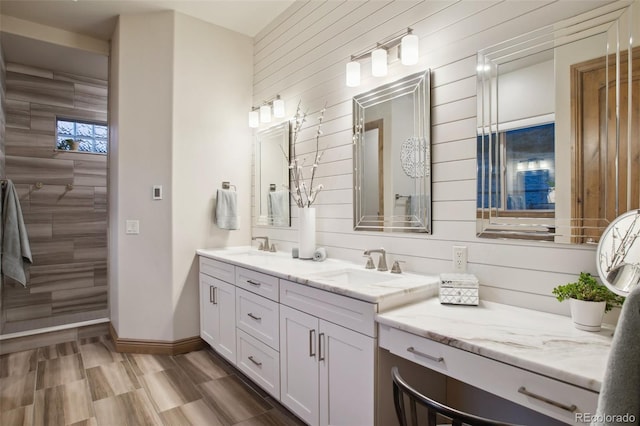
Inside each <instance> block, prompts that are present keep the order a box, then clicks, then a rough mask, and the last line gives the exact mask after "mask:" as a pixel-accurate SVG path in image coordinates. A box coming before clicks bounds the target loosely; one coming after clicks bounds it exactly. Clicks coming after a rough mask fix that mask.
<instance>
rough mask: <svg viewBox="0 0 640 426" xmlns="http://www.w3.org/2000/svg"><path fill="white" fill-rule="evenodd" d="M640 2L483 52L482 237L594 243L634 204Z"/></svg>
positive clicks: (638, 162)
mask: <svg viewBox="0 0 640 426" xmlns="http://www.w3.org/2000/svg"><path fill="white" fill-rule="evenodd" d="M634 3H636V4H635V5H634V6H629V4H628V3H624V2H614V3H609V4H607V5H605V6H601V7H598V8H596V9H594V10H592V11H590V12H588V13H585V14H582V15H579V16H575V17H573V18H570V19H566V20H564V21H562V22H557V23H556V24H553V25H550V26H548V27H544V28H541V29H539V30H536V31H532V32H530V33H527V34H524V35H522V36H518V37H516V38H513V39H510V40H508V41H506V42H503V43H499V44H496V45H494V46H491V47H489V48H486V49H483V50H481V51H479V52H478V67H477V75H478V85H477V88H478V93H477V95H478V96H477V101H478V109H477V118H478V133H477V143H478V148H477V167H478V172H477V179H478V183H477V203H476V206H477V213H478V214H477V231H478V236H480V237H487V238H520V239H534V240H545V241H554V242H562V243H574V244H575V243H597V242H598V240H599V238H600V236H601V234H602V232H603V230H604V229H605V228H606V226H607V225H608V224H609V223H610V222H611V220H613V218H615V217H616V216H617V215H619V214H620V213H622V212H624V211H627V210H630V209H636V208H638V203H639V202H640V189H639V188H638V187H639V186H640V177H639V175H638V170H639V169H640V146H639V145H640V142H639V139H638V134H640V130H639V129H640V124H639V123H640V112H639V111H640V91H639V88H640V50H639V48H638V47H634V46H633V43H634V41H635V40H639V39H640V33H639V31H640V26H639V25H638V24H637V23H638V22H640V11H639V10H640V7H637V3H638V2H637V1H636V2H634ZM636 43H637V42H636Z"/></svg>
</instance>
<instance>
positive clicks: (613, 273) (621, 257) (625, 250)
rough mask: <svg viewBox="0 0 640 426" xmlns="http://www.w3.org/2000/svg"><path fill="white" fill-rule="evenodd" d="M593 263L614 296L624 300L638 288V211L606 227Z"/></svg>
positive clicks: (639, 257) (639, 221) (639, 266)
mask: <svg viewBox="0 0 640 426" xmlns="http://www.w3.org/2000/svg"><path fill="white" fill-rule="evenodd" d="M596 262H597V263H596V266H597V268H598V275H600V279H601V280H602V282H603V283H604V284H605V285H606V286H607V287H608V288H609V290H611V291H613V292H614V293H616V294H618V295H620V296H627V295H628V294H629V292H630V291H631V290H633V289H634V288H635V287H636V286H638V285H640V210H631V211H628V212H626V213H624V214H622V215H620V216H618V217H617V218H616V219H615V220H614V221H613V222H611V223H610V224H609V226H607V229H605V231H604V233H603V234H602V238H601V239H600V242H599V243H598V249H597V251H596Z"/></svg>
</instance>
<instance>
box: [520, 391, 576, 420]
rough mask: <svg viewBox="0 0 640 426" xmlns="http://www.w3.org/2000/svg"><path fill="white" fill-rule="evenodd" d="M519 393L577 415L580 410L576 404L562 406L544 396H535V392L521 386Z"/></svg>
mask: <svg viewBox="0 0 640 426" xmlns="http://www.w3.org/2000/svg"><path fill="white" fill-rule="evenodd" d="M518 393H521V394H523V395H526V396H529V397H531V398H533V399H537V400H539V401H542V402H546V403H547V404H550V405H553V406H554V407H558V408H562V409H563V410H565V411H568V412H570V413H575V411H576V410H577V409H578V407H576V405H575V404H572V405H565V404H561V403H559V402H558V401H554V400H552V399H549V398H545V397H544V396H542V395H538V394H535V393H533V392H529V391H528V390H527V388H525V387H524V386H520V389H518Z"/></svg>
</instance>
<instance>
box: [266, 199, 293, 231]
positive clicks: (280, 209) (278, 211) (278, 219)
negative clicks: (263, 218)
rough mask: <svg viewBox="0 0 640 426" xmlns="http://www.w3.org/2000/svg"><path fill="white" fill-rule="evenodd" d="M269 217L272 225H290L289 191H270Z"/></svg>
mask: <svg viewBox="0 0 640 426" xmlns="http://www.w3.org/2000/svg"><path fill="white" fill-rule="evenodd" d="M267 204H268V210H269V219H270V221H271V224H272V225H275V226H288V225H289V191H273V192H269V201H268V203H267Z"/></svg>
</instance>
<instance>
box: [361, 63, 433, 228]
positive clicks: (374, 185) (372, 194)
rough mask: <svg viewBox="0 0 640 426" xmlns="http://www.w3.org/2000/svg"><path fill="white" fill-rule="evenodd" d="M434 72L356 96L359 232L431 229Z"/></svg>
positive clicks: (413, 76) (413, 75)
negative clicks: (432, 86)
mask: <svg viewBox="0 0 640 426" xmlns="http://www.w3.org/2000/svg"><path fill="white" fill-rule="evenodd" d="M430 87H431V85H430V72H429V70H427V71H426V72H421V73H417V74H412V75H409V76H407V77H404V78H402V79H400V80H398V81H396V82H393V83H389V84H386V85H384V86H381V87H377V88H375V89H373V90H371V91H369V92H366V93H362V94H360V95H358V96H356V97H354V98H353V129H354V130H353V143H354V144H353V146H354V150H353V180H354V189H353V208H354V214H353V220H354V229H355V230H356V231H385V232H426V233H430V232H431V134H430V129H431V123H430V110H431V105H430Z"/></svg>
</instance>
